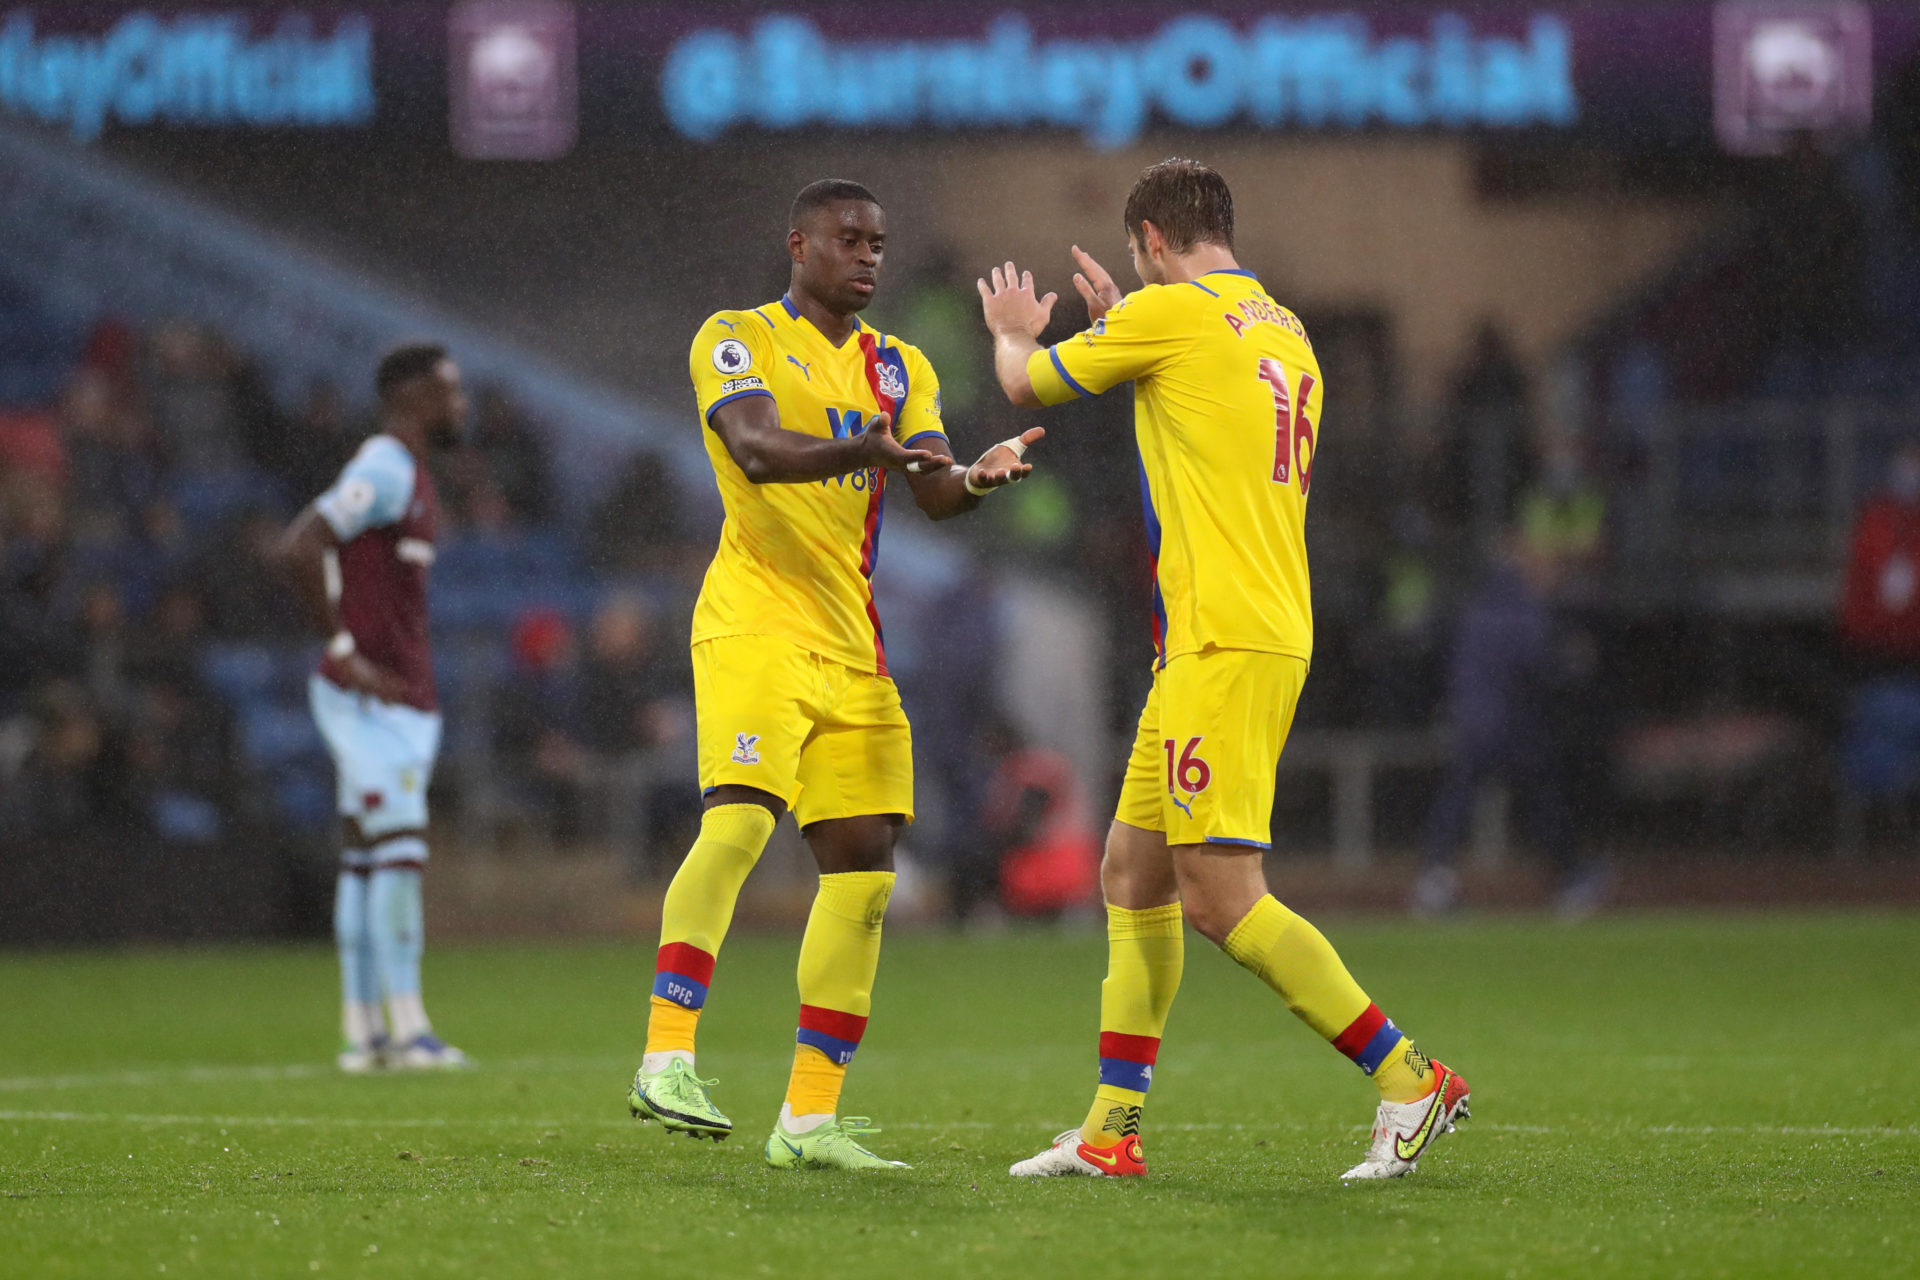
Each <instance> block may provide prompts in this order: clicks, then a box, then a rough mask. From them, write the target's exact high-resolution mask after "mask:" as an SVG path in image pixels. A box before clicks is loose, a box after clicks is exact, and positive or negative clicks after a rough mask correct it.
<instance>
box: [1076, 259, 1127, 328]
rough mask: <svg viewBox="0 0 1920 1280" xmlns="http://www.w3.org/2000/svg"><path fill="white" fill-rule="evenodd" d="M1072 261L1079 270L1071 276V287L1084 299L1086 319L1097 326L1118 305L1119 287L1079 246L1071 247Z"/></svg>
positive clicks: (1104, 269) (1105, 270) (1103, 268)
mask: <svg viewBox="0 0 1920 1280" xmlns="http://www.w3.org/2000/svg"><path fill="white" fill-rule="evenodd" d="M1073 260H1074V261H1075V262H1077V263H1079V264H1080V270H1078V271H1076V272H1075V273H1074V276H1073V287H1074V288H1076V289H1078V290H1079V291H1080V296H1081V297H1082V298H1084V299H1086V303H1087V319H1089V320H1091V321H1093V322H1094V323H1095V324H1098V323H1099V322H1100V317H1101V316H1104V315H1105V314H1107V312H1109V311H1111V310H1113V309H1114V308H1115V307H1117V306H1119V305H1120V296H1121V295H1120V286H1119V285H1117V284H1115V283H1114V282H1113V277H1112V276H1110V275H1108V274H1107V269H1106V268H1105V267H1103V266H1101V265H1100V264H1099V263H1097V262H1095V261H1094V260H1093V255H1092V254H1090V253H1088V252H1087V251H1086V250H1085V249H1082V248H1081V247H1080V246H1079V245H1074V246H1073Z"/></svg>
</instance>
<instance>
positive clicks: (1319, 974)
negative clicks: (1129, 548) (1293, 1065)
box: [1162, 651, 1467, 1177]
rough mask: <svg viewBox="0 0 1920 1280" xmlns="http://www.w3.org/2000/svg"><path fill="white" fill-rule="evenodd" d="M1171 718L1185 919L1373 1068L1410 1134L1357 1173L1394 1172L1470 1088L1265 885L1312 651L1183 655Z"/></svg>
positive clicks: (1457, 1110) (1383, 1116) (1175, 672)
mask: <svg viewBox="0 0 1920 1280" xmlns="http://www.w3.org/2000/svg"><path fill="white" fill-rule="evenodd" d="M1166 674H1167V675H1168V676H1169V677H1170V678H1169V680H1168V681H1167V691H1166V702H1165V705H1164V710H1163V720H1162V723H1163V724H1164V725H1166V726H1167V727H1168V728H1169V729H1170V730H1171V731H1172V732H1171V733H1170V734H1169V737H1170V738H1171V739H1172V740H1173V742H1174V743H1175V745H1174V747H1173V748H1171V749H1170V750H1169V753H1168V759H1169V770H1170V772H1171V782H1172V786H1173V787H1174V794H1175V795H1183V794H1184V795H1186V796H1188V797H1190V803H1189V804H1188V805H1186V806H1185V807H1184V808H1183V809H1182V810H1181V811H1180V813H1179V814H1178V815H1177V816H1174V817H1172V818H1170V819H1169V822H1168V841H1169V844H1170V845H1171V848H1172V854H1173V866H1174V872H1175V875H1176V876H1177V877H1178V880H1179V886H1180V901H1181V903H1182V906H1183V907H1184V909H1185V912H1186V918H1187V922H1188V923H1189V924H1191V925H1192V926H1193V927H1194V929H1195V931H1196V932H1198V933H1200V934H1201V935H1202V936H1204V937H1206V938H1207V939H1208V940H1209V941H1211V942H1213V943H1215V944H1216V945H1218V946H1219V947H1221V949H1223V950H1224V951H1226V953H1227V954H1228V955H1229V956H1231V957H1232V958H1233V959H1234V961H1235V962H1236V963H1238V964H1239V965H1240V966H1241V967H1242V968H1245V969H1246V970H1248V971H1249V972H1251V973H1253V974H1254V975H1255V976H1256V977H1258V978H1259V979H1260V980H1261V981H1262V982H1264V983H1266V984H1267V985H1268V986H1269V987H1271V988H1272V989H1273V990H1274V991H1275V992H1276V993H1277V994H1278V995H1279V996H1280V998H1281V999H1282V1000H1284V1001H1285V1002H1286V1004H1287V1007H1288V1008H1289V1009H1291V1010H1292V1011H1293V1012H1294V1014H1295V1015H1296V1016H1297V1017H1299V1018H1300V1019H1301V1020H1302V1021H1303V1022H1305V1023H1306V1024H1307V1025H1308V1026H1310V1027H1312V1028H1313V1030H1314V1031H1316V1032H1318V1033H1319V1034H1320V1035H1321V1036H1322V1037H1323V1038H1325V1039H1326V1040H1327V1041H1328V1042H1330V1043H1331V1044H1332V1045H1333V1046H1334V1047H1335V1048H1337V1049H1338V1050H1340V1052H1342V1053H1343V1054H1345V1055H1346V1056H1347V1057H1348V1058H1349V1059H1351V1060H1352V1061H1353V1062H1354V1063H1355V1065H1357V1066H1358V1067H1359V1068H1360V1069H1361V1071H1363V1072H1365V1073H1366V1075H1367V1076H1369V1077H1370V1078H1371V1079H1372V1080H1373V1082H1374V1084H1375V1085H1376V1086H1377V1087H1378V1089H1379V1092H1380V1098H1381V1103H1380V1109H1379V1113H1378V1115H1377V1117H1376V1119H1377V1121H1378V1122H1379V1123H1391V1124H1393V1125H1402V1124H1407V1122H1408V1117H1413V1120H1412V1121H1411V1123H1410V1124H1408V1127H1406V1128H1405V1130H1404V1132H1405V1135H1406V1138H1407V1141H1406V1142H1404V1143H1402V1144H1401V1145H1400V1147H1399V1152H1400V1154H1399V1155H1398V1156H1395V1154H1394V1142H1393V1140H1392V1135H1389V1138H1388V1142H1387V1146H1386V1150H1387V1154H1388V1157H1389V1159H1387V1160H1386V1161H1385V1162H1384V1163H1379V1165H1378V1171H1373V1172H1369V1171H1368V1170H1369V1169H1370V1168H1372V1167H1373V1166H1374V1165H1375V1164H1376V1162H1375V1159H1374V1157H1375V1156H1376V1155H1378V1153H1379V1151H1380V1149H1381V1147H1380V1140H1379V1132H1378V1129H1379V1124H1377V1125H1376V1136H1375V1143H1374V1148H1373V1151H1372V1152H1370V1153H1369V1159H1368V1161H1367V1162H1364V1163H1363V1164H1362V1165H1360V1166H1359V1167H1357V1168H1356V1169H1353V1170H1349V1171H1348V1173H1347V1175H1346V1176H1348V1177H1388V1176H1396V1175H1397V1174H1398V1173H1404V1172H1406V1171H1407V1170H1408V1169H1411V1168H1412V1167H1413V1163H1414V1161H1416V1160H1418V1159H1419V1157H1420V1155H1421V1154H1422V1153H1423V1152H1424V1151H1425V1149H1426V1147H1427V1145H1428V1144H1429V1143H1430V1142H1431V1141H1432V1139H1433V1138H1434V1137H1435V1136H1437V1135H1438V1133H1440V1132H1445V1131H1446V1130H1447V1129H1449V1128H1450V1127H1451V1125H1452V1122H1453V1120H1454V1119H1455V1117H1456V1116H1459V1115H1464V1114H1465V1112H1466V1103H1467V1095H1466V1086H1465V1083H1464V1082H1463V1081H1461V1080H1460V1079H1459V1077H1457V1076H1455V1075H1454V1074H1453V1073H1452V1072H1450V1071H1449V1070H1448V1069H1447V1068H1446V1067H1444V1066H1442V1065H1441V1064H1439V1063H1435V1062H1432V1061H1431V1060H1429V1059H1428V1058H1427V1056H1426V1055H1425V1054H1423V1053H1421V1052H1420V1051H1419V1050H1418V1049H1416V1048H1414V1045H1413V1041H1412V1040H1411V1039H1409V1038H1408V1037H1407V1036H1405V1035H1404V1034H1402V1032H1401V1031H1400V1030H1399V1028H1397V1027H1395V1026H1394V1024H1393V1023H1392V1022H1391V1021H1389V1020H1388V1019H1387V1017H1386V1015H1385V1014H1383V1013H1382V1012H1381V1011H1380V1009H1379V1008H1378V1007H1377V1006H1376V1005H1375V1004H1374V1003H1373V1001H1372V1000H1370V999H1369V998H1368V997H1367V994H1366V992H1365V991H1363V990H1362V989H1361V987H1360V985H1359V983H1357V982H1355V981H1354V979H1353V976H1352V975H1351V974H1350V973H1348V972H1347V967H1346V965H1345V964H1344V963H1342V962H1341V959H1340V956H1339V953H1337V952H1336V951H1335V950H1334V948H1333V945H1332V944H1331V943H1329V942H1328V941H1327V939H1326V937H1325V935H1323V934H1322V933H1321V932H1320V931H1319V930H1318V929H1316V928H1314V926H1313V925H1312V924H1311V923H1310V922H1308V921H1307V920H1306V919H1304V918H1303V917H1301V916H1299V915H1296V914H1295V913H1294V912H1292V911H1289V910H1288V909H1287V908H1286V907H1284V906H1282V905H1281V904H1280V902H1279V900H1278V899H1276V898H1275V897H1274V896H1273V894H1272V893H1271V892H1269V891H1268V888H1267V880H1266V872H1265V868H1264V861H1265V853H1266V849H1267V844H1268V838H1269V834H1270V824H1271V821H1272V812H1273V777H1274V770H1275V768H1276V766H1277V765H1278V763H1279V758H1280V748H1281V746H1282V745H1283V744H1284V742H1285V740H1286V735H1287V731H1288V729H1289V727H1290V726H1291V723H1292V719H1293V708H1294V706H1295V705H1296V704H1297V702H1298V700H1299V695H1300V687H1301V684H1302V682H1303V681H1304V679H1305V676H1306V667H1305V664H1304V663H1301V662H1298V661H1296V660H1294V659H1290V658H1281V657H1277V656H1275V655H1271V654H1259V653H1239V652H1233V651H1217V652H1209V653H1206V654H1202V655H1197V656H1195V657H1192V658H1189V659H1180V660H1176V662H1175V663H1174V664H1171V665H1170V667H1169V669H1168V672H1167V673H1166Z"/></svg>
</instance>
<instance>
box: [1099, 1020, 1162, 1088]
mask: <svg viewBox="0 0 1920 1280" xmlns="http://www.w3.org/2000/svg"><path fill="white" fill-rule="evenodd" d="M1159 1056H1160V1037H1159V1036H1130V1035H1125V1034H1123V1033H1121V1032H1118V1031H1102V1032H1101V1033H1100V1083H1101V1084H1104V1085H1110V1086H1112V1087H1113V1088H1116V1089H1132V1090H1133V1091H1134V1092H1135V1093H1145V1092H1146V1091H1147V1086H1149V1085H1151V1084H1152V1083H1153V1063H1154V1059H1156V1058H1158V1057H1159Z"/></svg>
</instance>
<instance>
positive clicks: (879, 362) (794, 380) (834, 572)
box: [688, 298, 947, 675]
mask: <svg viewBox="0 0 1920 1280" xmlns="http://www.w3.org/2000/svg"><path fill="white" fill-rule="evenodd" d="M688 368H689V370H690V372H691V373H692V376H693V390H694V398H695V399H696V401H697V402H698V403H699V407H700V422H701V424H702V427H703V428H704V430H703V435H704V436H705V439H706V443H707V457H708V459H709V460H711V461H712V463H713V472H714V477H715V479H716V480H717V481H718V483H719V486H720V499H721V501H722V503H723V504H724V505H725V507H726V513H727V520H726V526H725V527H724V528H723V529H722V530H721V533H720V549H719V551H718V552H717V553H715V555H714V557H713V564H712V565H711V566H710V567H709V568H708V570H707V579H706V583H705V584H704V585H703V586H702V587H701V589H700V601H699V603H698V604H697V605H696V606H695V608H694V613H693V639H694V642H695V643H698V642H699V641H702V640H711V639H715V638H717V637H720V636H739V635H762V636H780V637H783V638H785V639H787V640H790V641H792V642H793V643H795V644H797V645H799V646H801V647H802V648H804V649H807V650H808V651H810V652H812V653H817V654H819V655H820V656H822V657H824V658H831V659H832V660H833V661H835V662H840V663H844V664H846V665H847V666H849V667H853V668H855V669H856V670H860V671H872V672H876V673H878V674H880V675H885V674H887V650H886V642H885V639H884V638H883V636H882V633H881V629H880V615H879V611H878V610H877V609H875V607H874V603H873V586H872V583H871V581H870V579H871V578H872V576H873V567H874V564H875V562H876V561H877V559H878V557H879V554H880V526H881V521H882V517H883V516H884V513H885V506H884V502H883V499H884V495H885V492H886V472H885V471H882V470H880V469H878V468H872V469H869V470H866V471H860V472H856V473H854V474H852V475H846V476H835V477H833V478H832V479H829V480H816V481H812V482H810V483H805V484H758V485H757V484H754V483H753V482H752V481H750V480H748V479H747V477H746V475H745V473H743V472H742V471H741V470H740V468H739V466H738V465H737V464H736V463H735V462H734V460H733V458H732V456H731V455H730V454H728V452H727V446H726V443H725V442H724V441H722V440H721V439H720V436H719V434H718V433H717V432H715V431H713V430H712V427H711V424H712V420H713V411H714V410H715V409H718V408H719V407H720V406H721V405H723V404H727V403H729V402H730V401H733V400H738V399H740V398H741V397H743V396H771V397H772V398H773V402H774V404H775V405H776V406H778V408H779V411H780V425H781V426H782V427H784V428H786V429H787V430H788V431H798V432H801V433H803V434H805V435H812V436H826V437H835V438H844V437H847V436H855V435H859V434H860V433H862V432H864V431H865V430H866V429H867V427H868V425H869V424H870V423H872V422H873V421H874V419H875V418H876V417H877V415H879V414H880V413H882V412H886V413H891V414H892V415H893V423H894V434H895V436H896V437H897V438H898V439H899V440H900V441H901V442H902V443H904V444H909V445H912V444H913V443H914V442H915V441H919V442H920V444H919V445H918V446H916V447H933V448H935V449H937V450H939V451H940V452H946V451H947V450H946V448H945V446H944V444H943V443H942V442H941V441H934V440H932V439H931V437H933V436H942V437H944V436H945V434H946V428H945V427H944V426H942V425H941V422H940V384H939V382H938V381H937V380H936V379H935V378H934V374H933V366H931V365H930V364H928V363H927V359H926V357H925V356H923V355H921V354H920V352H919V351H918V350H917V349H915V348H913V347H911V346H908V345H907V344H906V343H904V342H900V341H899V340H897V339H895V338H891V337H888V336H887V335H885V334H882V333H876V332H875V331H874V330H873V329H871V328H869V327H868V326H866V325H864V324H859V323H858V322H856V327H855V330H854V332H853V335H852V336H851V337H849V338H848V339H847V341H846V342H844V343H843V344H841V345H840V346H838V347H835V346H834V345H833V344H832V343H830V342H828V341H827V339H826V337H825V336H824V335H822V334H821V332H820V331H819V330H818V329H816V328H815V327H814V326H813V322H812V321H811V320H808V319H807V318H806V317H804V316H802V315H801V314H800V312H799V311H798V309H796V308H795V307H794V306H793V304H792V303H791V302H789V301H787V300H786V299H784V298H783V299H781V300H780V301H779V302H770V303H768V304H767V305H765V306H763V307H755V308H753V309H752V310H751V311H722V312H720V313H719V314H718V315H715V316H714V317H713V318H712V319H710V320H708V321H707V322H706V324H704V325H702V326H701V328H700V332H699V334H698V336H696V337H695V338H694V340H693V350H692V352H691V353H690V354H689V356H688Z"/></svg>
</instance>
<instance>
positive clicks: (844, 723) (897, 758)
mask: <svg viewBox="0 0 1920 1280" xmlns="http://www.w3.org/2000/svg"><path fill="white" fill-rule="evenodd" d="M693 700H694V711H695V714H696V716H697V718H698V720H699V738H700V789H701V790H702V791H703V792H707V791H712V790H713V789H714V788H715V787H724V786H741V787H756V788H758V789H759V790H761V791H766V792H769V793H771V794H773V795H776V796H779V797H780V798H781V799H782V800H784V801H786V802H787V807H788V808H790V809H792V810H793V816H794V818H795V819H796V820H797V821H798V822H799V823H800V825H801V826H802V827H805V826H807V825H808V824H809V823H814V822H822V821H825V820H826V819H829V818H856V817H862V816H864V815H867V814H890V813H898V814H901V815H903V816H904V817H905V818H906V819H907V820H908V821H909V822H911V821H912V820H913V733H912V731H911V730H910V729H909V728H908V727H907V713H906V712H905V711H904V710H902V709H901V706H900V691H899V689H898V688H896V687H895V686H894V683H893V681H892V680H890V679H888V678H887V677H885V676H877V675H873V674H872V673H870V672H865V671H857V670H855V669H854V668H852V667H849V666H844V665H842V664H841V663H838V662H834V661H833V660H832V659H830V658H823V657H820V656H819V655H818V654H815V653H810V652H808V651H807V650H806V649H803V648H801V647H800V646H799V645H797V644H794V643H793V642H792V641H789V640H781V639H779V638H777V637H774V636H721V637H718V638H716V639H712V640H702V641H701V642H700V643H698V644H696V645H694V646H693Z"/></svg>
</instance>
